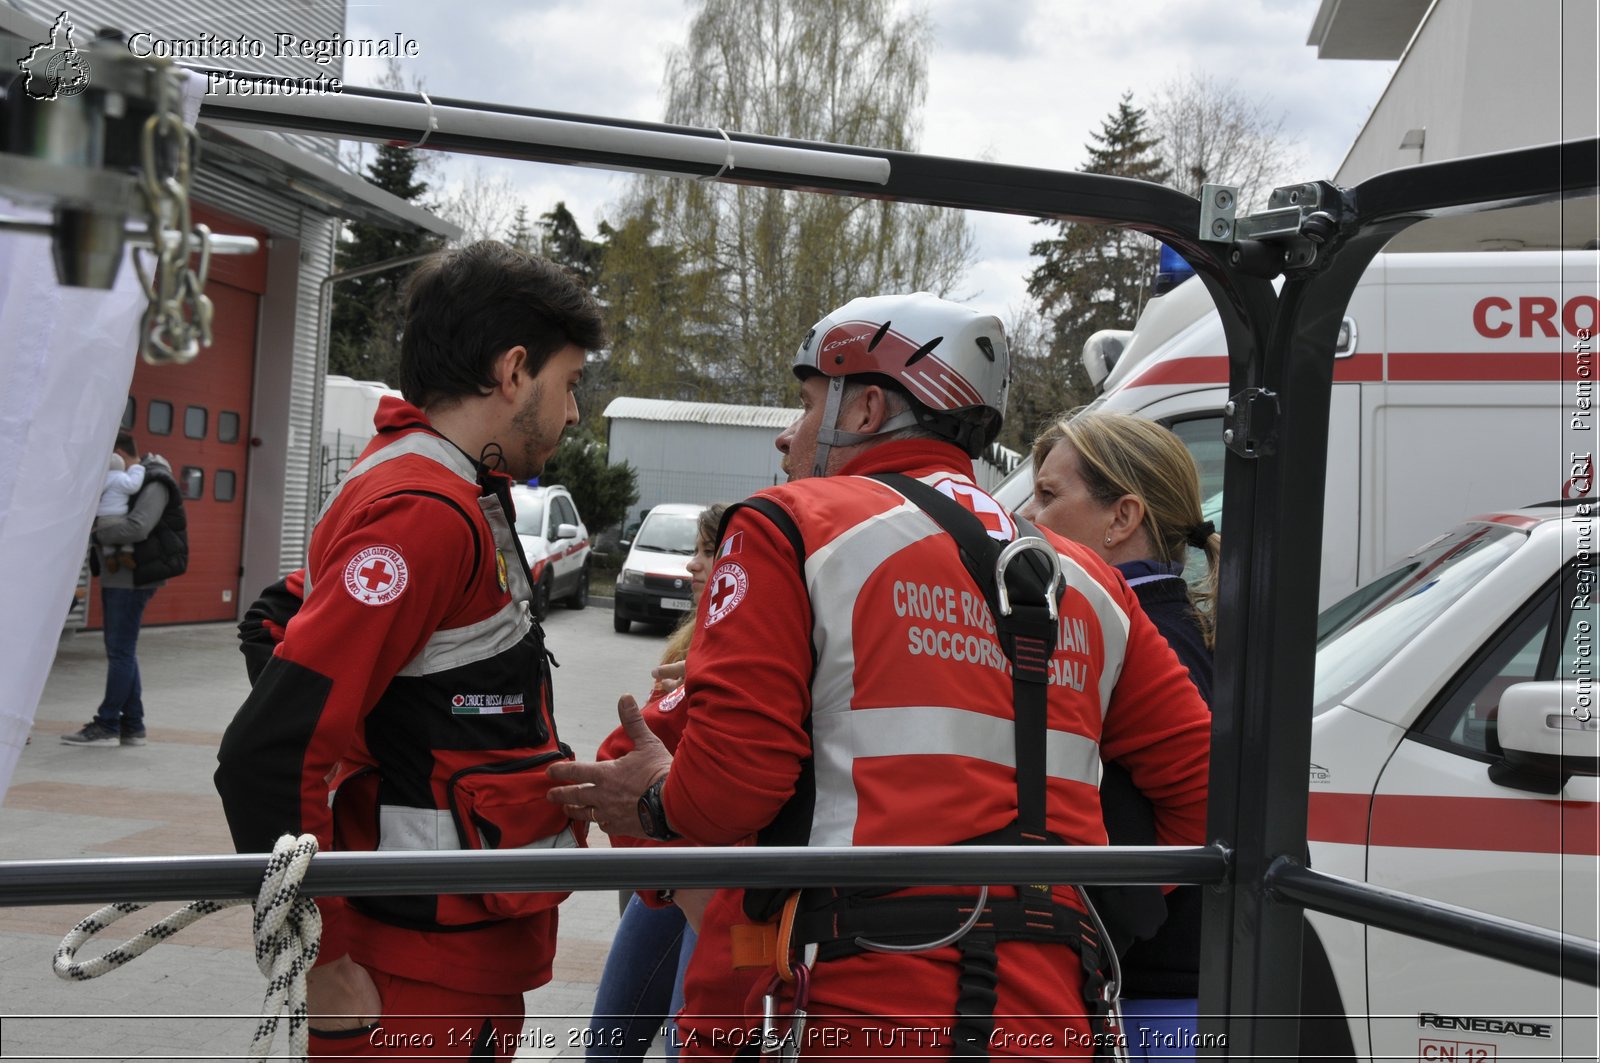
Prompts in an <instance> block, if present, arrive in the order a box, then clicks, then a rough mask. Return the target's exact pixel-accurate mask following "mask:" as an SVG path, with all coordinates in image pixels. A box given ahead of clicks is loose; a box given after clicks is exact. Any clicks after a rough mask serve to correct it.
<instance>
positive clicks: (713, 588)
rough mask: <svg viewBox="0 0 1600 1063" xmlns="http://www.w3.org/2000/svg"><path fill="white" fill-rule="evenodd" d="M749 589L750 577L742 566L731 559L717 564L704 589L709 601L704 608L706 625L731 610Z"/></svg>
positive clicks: (709, 624) (719, 618)
mask: <svg viewBox="0 0 1600 1063" xmlns="http://www.w3.org/2000/svg"><path fill="white" fill-rule="evenodd" d="M749 590H750V577H749V575H747V574H746V573H745V570H744V568H743V567H742V566H740V565H739V564H738V563H736V562H733V561H724V562H723V563H722V564H720V565H718V566H717V570H716V571H715V572H713V573H712V574H711V582H710V583H708V584H707V585H706V589H705V593H706V594H707V595H708V596H709V597H710V601H711V608H710V609H708V610H706V627H710V626H711V625H712V624H715V623H716V622H717V621H719V620H721V619H722V618H723V617H725V616H727V615H728V614H729V613H731V612H733V610H734V609H735V607H737V606H738V604H739V603H740V602H742V601H744V596H745V594H747V593H748V592H749Z"/></svg>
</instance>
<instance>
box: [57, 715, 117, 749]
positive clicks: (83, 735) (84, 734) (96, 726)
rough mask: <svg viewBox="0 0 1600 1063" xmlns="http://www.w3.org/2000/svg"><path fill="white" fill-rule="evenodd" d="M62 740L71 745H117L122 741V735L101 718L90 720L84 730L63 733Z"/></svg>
mask: <svg viewBox="0 0 1600 1063" xmlns="http://www.w3.org/2000/svg"><path fill="white" fill-rule="evenodd" d="M61 740H62V741H63V742H65V743H66V744H67V745H69V746H115V745H120V744H121V743H122V735H121V734H119V733H118V732H116V731H113V730H112V729H111V728H109V727H107V726H106V725H105V724H103V723H101V722H100V721H99V720H90V721H89V722H88V723H86V724H84V725H83V729H82V730H80V731H74V732H72V733H71V734H68V735H62V736H61Z"/></svg>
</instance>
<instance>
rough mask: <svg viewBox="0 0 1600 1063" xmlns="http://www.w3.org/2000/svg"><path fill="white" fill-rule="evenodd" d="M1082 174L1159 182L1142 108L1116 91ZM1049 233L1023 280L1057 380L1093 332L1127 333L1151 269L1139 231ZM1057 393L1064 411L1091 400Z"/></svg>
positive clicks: (1058, 224)
mask: <svg viewBox="0 0 1600 1063" xmlns="http://www.w3.org/2000/svg"><path fill="white" fill-rule="evenodd" d="M1090 136H1091V137H1093V139H1094V143H1093V144H1090V145H1087V148H1088V152H1089V161H1088V162H1087V163H1086V164H1085V165H1084V167H1083V169H1084V172H1086V173H1098V174H1109V175H1112V176H1117V177H1131V178H1135V179H1138V180H1141V181H1152V182H1155V183H1158V184H1160V183H1164V182H1165V181H1166V180H1167V177H1168V173H1167V170H1166V167H1165V166H1164V165H1163V164H1162V161H1161V158H1160V156H1159V155H1158V154H1157V148H1158V142H1157V141H1156V139H1155V137H1153V136H1152V135H1151V133H1150V130H1149V128H1148V126H1147V125H1146V122H1145V113H1144V111H1143V110H1141V109H1139V108H1137V107H1135V106H1133V94H1132V93H1131V92H1129V93H1124V94H1123V96H1122V99H1121V100H1119V101H1118V103H1117V106H1116V108H1115V109H1114V110H1113V111H1112V112H1111V113H1110V114H1109V115H1108V116H1107V117H1106V118H1105V119H1104V120H1103V121H1102V123H1101V126H1100V129H1099V131H1098V132H1095V133H1091V134H1090ZM1036 224H1041V225H1050V226H1054V227H1055V229H1056V232H1057V235H1056V236H1055V237H1053V238H1050V239H1045V240H1039V241H1036V242H1035V243H1034V244H1033V246H1032V248H1030V253H1031V254H1034V255H1037V256H1039V257H1041V258H1042V259H1043V260H1044V261H1043V262H1041V263H1040V264H1039V265H1038V266H1036V267H1034V270H1033V272H1032V273H1030V274H1029V275H1028V294H1029V295H1031V296H1033V297H1034V298H1035V299H1036V300H1037V301H1038V306H1039V310H1040V312H1041V313H1043V315H1044V316H1045V318H1046V319H1047V320H1048V321H1049V322H1050V355H1049V356H1050V358H1051V359H1052V360H1053V361H1054V364H1055V366H1056V369H1057V371H1058V372H1059V373H1061V374H1062V375H1061V376H1060V378H1059V379H1061V380H1063V381H1065V380H1066V379H1067V376H1066V374H1067V373H1068V372H1069V371H1070V370H1069V369H1068V366H1073V367H1075V366H1076V365H1077V358H1078V352H1079V350H1081V349H1082V347H1083V341H1084V340H1086V339H1088V338H1089V336H1090V335H1091V334H1093V333H1095V332H1097V331H1099V330H1100V329H1107V328H1127V327H1129V326H1131V325H1132V324H1133V321H1134V319H1135V318H1136V317H1138V313H1139V308H1140V305H1141V303H1142V302H1143V296H1144V290H1145V284H1146V282H1147V280H1148V278H1149V276H1150V273H1151V271H1152V269H1153V268H1154V265H1155V260H1156V248H1157V245H1156V242H1155V241H1154V240H1152V239H1151V238H1149V237H1148V236H1144V235H1143V234H1141V233H1135V232H1130V231H1128V230H1126V229H1121V228H1116V227H1113V226H1107V225H1090V224H1085V223H1081V222H1065V221H1044V220H1042V219H1041V220H1040V221H1039V222H1037V223H1036ZM1077 379H1078V380H1079V381H1080V382H1081V384H1082V385H1083V386H1082V388H1081V389H1078V388H1073V389H1068V390H1067V391H1066V392H1065V393H1064V394H1062V395H1061V397H1062V398H1063V399H1066V400H1068V401H1066V402H1065V403H1064V405H1076V404H1077V403H1079V402H1084V401H1087V400H1088V399H1089V398H1091V397H1092V395H1091V394H1089V393H1088V390H1087V381H1086V380H1083V378H1082V377H1078V378H1077Z"/></svg>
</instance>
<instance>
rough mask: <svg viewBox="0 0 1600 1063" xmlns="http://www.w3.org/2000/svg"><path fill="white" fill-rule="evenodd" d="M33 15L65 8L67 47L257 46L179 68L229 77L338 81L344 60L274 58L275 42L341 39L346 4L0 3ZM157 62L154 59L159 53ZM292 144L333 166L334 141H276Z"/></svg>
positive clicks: (185, 0)
mask: <svg viewBox="0 0 1600 1063" xmlns="http://www.w3.org/2000/svg"><path fill="white" fill-rule="evenodd" d="M5 2H9V3H10V4H11V6H13V7H15V8H17V9H19V10H21V11H23V12H25V13H26V14H29V15H32V16H33V17H34V18H36V19H38V20H39V21H41V22H43V23H44V24H45V25H47V26H48V25H50V24H52V23H53V22H54V21H55V19H56V17H57V16H58V15H60V14H61V11H62V9H63V8H65V9H66V10H67V12H68V14H69V15H70V17H71V19H72V22H73V26H74V28H75V31H74V35H73V40H74V42H75V43H76V44H78V45H87V44H88V43H89V42H90V41H91V40H93V39H94V35H95V33H96V32H97V31H98V30H100V29H102V28H114V29H118V30H121V31H122V32H123V34H124V36H126V37H131V36H133V35H134V34H136V33H149V34H151V36H152V38H153V39H156V40H160V41H163V42H168V41H191V40H199V39H201V35H202V34H213V35H215V36H218V37H224V38H230V39H232V38H237V37H240V36H243V37H245V38H247V39H249V40H252V41H256V40H259V41H261V42H263V45H264V48H263V50H264V52H265V53H266V54H264V55H263V56H262V57H261V58H259V59H257V58H255V57H253V56H252V57H249V58H246V59H237V58H221V59H212V58H206V57H195V58H184V59H181V60H179V61H181V62H184V63H187V64H191V65H195V66H208V67H216V68H222V69H227V70H239V71H251V72H254V73H261V74H278V75H283V76H288V77H313V78H314V77H316V76H317V75H318V74H324V75H327V76H328V77H342V76H343V74H344V60H343V58H342V57H332V58H330V60H329V62H328V64H327V65H326V66H324V65H322V64H320V63H318V62H317V61H316V60H315V59H311V58H304V57H301V56H298V55H294V56H289V55H285V56H279V55H277V54H275V53H276V50H277V47H276V46H277V38H276V35H277V34H280V33H292V34H294V35H295V36H296V37H298V38H301V39H305V38H310V39H327V38H330V37H333V36H334V35H335V34H339V33H343V32H344V25H345V2H344V0H303V2H298V3H293V4H284V3H265V4H256V3H248V4H245V3H231V4H222V3H218V2H217V0H5ZM158 54H159V53H158ZM277 135H279V136H283V137H284V139H286V140H288V141H290V142H291V143H293V144H295V145H297V146H299V147H302V148H305V149H306V150H308V151H313V152H315V153H316V154H317V155H319V156H321V157H322V158H324V159H326V160H328V161H329V162H337V161H338V159H337V143H338V142H337V141H334V140H330V139H327V138H323V137H310V136H304V135H301V134H277Z"/></svg>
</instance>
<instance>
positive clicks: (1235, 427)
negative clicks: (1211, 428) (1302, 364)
mask: <svg viewBox="0 0 1600 1063" xmlns="http://www.w3.org/2000/svg"><path fill="white" fill-rule="evenodd" d="M1222 442H1223V444H1224V445H1225V446H1226V447H1227V448H1228V449H1229V450H1231V451H1233V452H1234V453H1235V454H1237V455H1239V456H1240V457H1241V458H1248V459H1250V460H1252V461H1253V460H1255V459H1256V458H1259V457H1261V456H1262V455H1265V454H1273V453H1276V452H1277V449H1278V395H1277V393H1276V392H1274V391H1269V390H1268V389H1266V388H1245V389H1244V390H1243V391H1241V392H1239V394H1237V395H1235V396H1233V397H1232V398H1230V399H1229V400H1228V404H1227V405H1226V406H1224V407H1223V408H1222Z"/></svg>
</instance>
